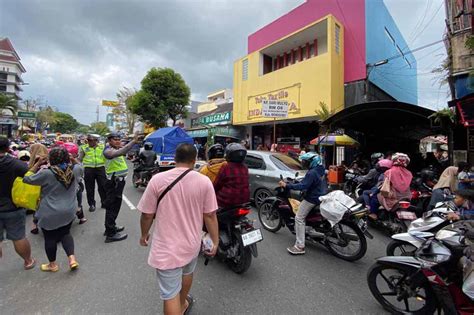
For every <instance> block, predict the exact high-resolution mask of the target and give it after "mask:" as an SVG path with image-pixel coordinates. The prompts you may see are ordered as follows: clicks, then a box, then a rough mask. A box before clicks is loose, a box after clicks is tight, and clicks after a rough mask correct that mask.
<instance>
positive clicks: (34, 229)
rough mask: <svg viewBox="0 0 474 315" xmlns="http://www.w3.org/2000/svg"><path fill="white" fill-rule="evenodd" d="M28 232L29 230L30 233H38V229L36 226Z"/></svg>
mask: <svg viewBox="0 0 474 315" xmlns="http://www.w3.org/2000/svg"><path fill="white" fill-rule="evenodd" d="M30 232H31V234H38V233H39V229H38V227H34V228H32V229H31V231H30Z"/></svg>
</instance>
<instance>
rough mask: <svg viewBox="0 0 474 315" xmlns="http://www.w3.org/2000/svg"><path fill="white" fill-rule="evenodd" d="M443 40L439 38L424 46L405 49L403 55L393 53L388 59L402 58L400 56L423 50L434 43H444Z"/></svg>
mask: <svg viewBox="0 0 474 315" xmlns="http://www.w3.org/2000/svg"><path fill="white" fill-rule="evenodd" d="M443 41H444V39H440V40H437V41H435V42H432V43H430V44H426V45H424V46H421V47H418V48H415V49H412V50H407V51H404V52H402V53H403V55H402V54H396V55H393V56H392V57H390V58H387V61H390V60H393V59H397V58H400V57H404V56H405V55H410V54H413V53H414V52H416V51H420V50H423V49H425V48H428V47H431V46H434V45H436V44H439V43H442V42H443Z"/></svg>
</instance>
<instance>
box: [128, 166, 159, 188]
mask: <svg viewBox="0 0 474 315" xmlns="http://www.w3.org/2000/svg"><path fill="white" fill-rule="evenodd" d="M139 166H140V161H139V160H138V159H135V160H134V161H133V176H132V185H133V187H135V188H138V187H146V186H148V183H149V182H150V180H151V178H152V177H153V175H155V174H157V173H158V172H159V167H158V166H153V167H146V168H143V169H141V170H139V171H137V168H138V167H139Z"/></svg>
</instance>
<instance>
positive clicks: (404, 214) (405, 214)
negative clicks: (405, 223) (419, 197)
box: [397, 211, 417, 221]
mask: <svg viewBox="0 0 474 315" xmlns="http://www.w3.org/2000/svg"><path fill="white" fill-rule="evenodd" d="M397 217H398V218H399V219H401V220H412V221H413V220H416V219H417V218H416V214H415V213H414V212H411V211H398V212H397Z"/></svg>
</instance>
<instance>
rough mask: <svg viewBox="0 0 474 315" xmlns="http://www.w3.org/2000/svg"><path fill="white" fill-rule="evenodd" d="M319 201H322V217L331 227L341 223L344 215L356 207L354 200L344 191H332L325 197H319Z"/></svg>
mask: <svg viewBox="0 0 474 315" xmlns="http://www.w3.org/2000/svg"><path fill="white" fill-rule="evenodd" d="M319 200H320V201H321V205H320V206H319V209H320V211H321V215H322V216H323V217H324V218H325V219H326V220H328V221H329V223H330V224H331V226H334V225H335V224H337V223H338V222H339V221H341V219H342V218H343V217H344V214H345V213H346V212H347V211H348V210H349V209H350V208H351V207H353V206H354V205H356V202H355V201H354V199H352V198H351V197H349V196H347V195H346V194H345V193H344V192H343V191H342V190H335V191H332V192H330V193H329V194H327V195H325V196H322V197H319Z"/></svg>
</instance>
